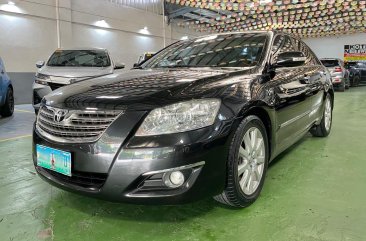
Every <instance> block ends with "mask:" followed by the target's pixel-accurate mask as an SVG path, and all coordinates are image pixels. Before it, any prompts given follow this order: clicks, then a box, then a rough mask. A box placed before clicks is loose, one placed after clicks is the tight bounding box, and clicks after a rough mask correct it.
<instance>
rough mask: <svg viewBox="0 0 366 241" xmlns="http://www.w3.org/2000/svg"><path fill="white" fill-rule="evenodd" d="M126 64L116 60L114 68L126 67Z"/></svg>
mask: <svg viewBox="0 0 366 241" xmlns="http://www.w3.org/2000/svg"><path fill="white" fill-rule="evenodd" d="M125 66H126V65H125V64H124V63H121V62H115V63H114V69H124V68H125Z"/></svg>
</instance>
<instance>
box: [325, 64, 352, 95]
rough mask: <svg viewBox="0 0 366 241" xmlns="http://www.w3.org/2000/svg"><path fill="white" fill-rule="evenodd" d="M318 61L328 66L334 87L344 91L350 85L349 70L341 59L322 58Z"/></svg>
mask: <svg viewBox="0 0 366 241" xmlns="http://www.w3.org/2000/svg"><path fill="white" fill-rule="evenodd" d="M320 61H321V62H322V63H323V65H324V66H325V67H327V68H328V70H329V72H330V75H331V76H332V82H333V86H334V87H335V88H337V89H339V90H340V91H345V89H348V88H349V87H350V80H349V72H348V70H347V69H346V68H345V66H344V62H343V61H342V60H341V59H337V58H322V59H320Z"/></svg>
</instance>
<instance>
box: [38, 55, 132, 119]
mask: <svg viewBox="0 0 366 241" xmlns="http://www.w3.org/2000/svg"><path fill="white" fill-rule="evenodd" d="M36 66H37V68H38V71H37V74H36V78H35V81H34V83H33V107H34V109H35V111H36V113H37V111H38V109H39V105H40V103H41V100H42V98H43V97H44V96H45V95H47V94H49V93H51V92H52V91H54V90H56V89H58V88H60V87H62V86H64V85H68V84H72V83H76V82H79V81H82V80H85V79H88V78H91V77H97V76H103V75H107V74H112V73H113V72H114V70H115V69H122V68H124V67H125V65H124V64H123V63H114V62H113V61H112V59H111V57H110V56H109V53H108V51H107V50H106V49H100V48H75V49H57V50H56V51H55V52H54V53H53V54H52V55H51V57H50V58H49V59H48V61H47V62H44V61H38V62H37V64H36Z"/></svg>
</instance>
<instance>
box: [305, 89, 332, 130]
mask: <svg viewBox="0 0 366 241" xmlns="http://www.w3.org/2000/svg"><path fill="white" fill-rule="evenodd" d="M332 120H333V106H332V99H331V97H330V94H327V96H326V98H325V102H324V111H323V118H322V120H321V122H320V124H319V125H317V126H314V127H313V128H312V129H311V130H310V133H311V134H312V135H313V136H317V137H326V136H328V135H329V133H330V130H331V128H332Z"/></svg>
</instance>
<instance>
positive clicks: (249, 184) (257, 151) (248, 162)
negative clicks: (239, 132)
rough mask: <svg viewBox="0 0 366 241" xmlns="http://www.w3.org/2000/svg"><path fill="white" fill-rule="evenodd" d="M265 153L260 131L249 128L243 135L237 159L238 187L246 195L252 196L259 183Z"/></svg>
mask: <svg viewBox="0 0 366 241" xmlns="http://www.w3.org/2000/svg"><path fill="white" fill-rule="evenodd" d="M265 153H266V151H265V145H264V139H263V136H262V133H261V131H260V130H259V129H258V128H256V127H251V128H250V129H249V130H248V131H247V132H246V133H245V134H244V137H243V140H242V142H241V145H240V148H239V157H238V158H239V160H238V177H239V185H240V188H241V190H242V191H243V192H244V193H245V194H246V195H252V194H253V193H254V192H255V191H256V190H257V188H258V186H259V184H260V182H261V179H262V175H263V170H264V162H265Z"/></svg>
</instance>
